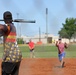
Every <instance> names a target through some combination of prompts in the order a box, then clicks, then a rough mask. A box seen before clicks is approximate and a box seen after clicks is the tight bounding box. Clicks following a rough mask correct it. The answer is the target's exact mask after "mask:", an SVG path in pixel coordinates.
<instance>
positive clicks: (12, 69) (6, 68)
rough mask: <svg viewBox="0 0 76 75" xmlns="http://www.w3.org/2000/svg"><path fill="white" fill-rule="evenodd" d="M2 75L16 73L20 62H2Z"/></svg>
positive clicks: (14, 74) (13, 74)
mask: <svg viewBox="0 0 76 75" xmlns="http://www.w3.org/2000/svg"><path fill="white" fill-rule="evenodd" d="M1 67H2V75H10V74H11V75H18V73H19V67H20V62H2V65H1Z"/></svg>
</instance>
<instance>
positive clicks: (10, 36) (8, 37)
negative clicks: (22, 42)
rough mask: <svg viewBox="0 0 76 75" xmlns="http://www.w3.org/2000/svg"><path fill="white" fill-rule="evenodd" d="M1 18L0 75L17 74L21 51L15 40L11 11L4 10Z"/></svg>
mask: <svg viewBox="0 0 76 75" xmlns="http://www.w3.org/2000/svg"><path fill="white" fill-rule="evenodd" d="M3 19H4V22H5V24H4V25H2V24H0V36H3V46H4V52H3V58H2V66H1V67H2V74H1V75H18V73H19V66H20V62H21V59H22V53H21V51H20V50H19V48H18V45H17V41H16V28H15V26H14V24H13V23H12V21H13V20H12V13H11V12H9V11H6V12H4V14H3Z"/></svg>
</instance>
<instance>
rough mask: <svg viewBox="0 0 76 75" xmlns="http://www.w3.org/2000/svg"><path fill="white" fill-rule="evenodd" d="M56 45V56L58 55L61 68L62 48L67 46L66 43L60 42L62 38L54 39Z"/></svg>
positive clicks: (62, 64) (62, 65) (62, 63)
mask: <svg viewBox="0 0 76 75" xmlns="http://www.w3.org/2000/svg"><path fill="white" fill-rule="evenodd" d="M56 46H57V48H58V57H59V60H60V63H61V67H62V68H63V67H64V64H65V62H64V57H65V51H64V49H65V48H68V45H67V43H62V39H61V38H60V39H58V41H56Z"/></svg>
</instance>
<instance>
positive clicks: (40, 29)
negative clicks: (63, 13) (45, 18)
mask: <svg viewBox="0 0 76 75" xmlns="http://www.w3.org/2000/svg"><path fill="white" fill-rule="evenodd" d="M39 41H41V29H40V27H39Z"/></svg>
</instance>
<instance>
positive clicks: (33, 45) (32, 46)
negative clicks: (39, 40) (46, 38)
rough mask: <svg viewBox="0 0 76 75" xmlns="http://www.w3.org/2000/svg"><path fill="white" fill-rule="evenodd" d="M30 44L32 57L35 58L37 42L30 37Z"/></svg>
mask: <svg viewBox="0 0 76 75" xmlns="http://www.w3.org/2000/svg"><path fill="white" fill-rule="evenodd" d="M28 45H29V49H30V58H35V55H34V48H35V44H34V42H33V41H32V40H31V39H30V41H29V44H28Z"/></svg>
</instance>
